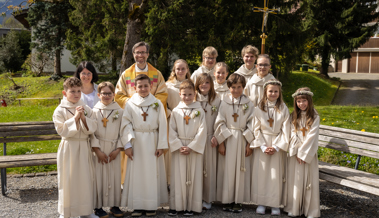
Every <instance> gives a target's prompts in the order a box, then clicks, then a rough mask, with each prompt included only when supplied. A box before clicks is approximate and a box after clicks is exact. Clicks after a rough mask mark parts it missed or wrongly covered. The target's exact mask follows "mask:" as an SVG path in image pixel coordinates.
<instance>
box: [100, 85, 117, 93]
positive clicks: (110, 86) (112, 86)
mask: <svg viewBox="0 0 379 218" xmlns="http://www.w3.org/2000/svg"><path fill="white" fill-rule="evenodd" d="M105 87H108V88H109V89H110V90H111V91H112V92H113V93H114V91H115V89H114V85H113V84H112V83H111V82H102V83H100V84H99V85H98V86H97V92H98V93H100V92H101V90H102V89H103V88H105Z"/></svg>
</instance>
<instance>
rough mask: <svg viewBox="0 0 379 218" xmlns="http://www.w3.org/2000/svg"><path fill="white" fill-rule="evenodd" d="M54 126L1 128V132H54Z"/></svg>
mask: <svg viewBox="0 0 379 218" xmlns="http://www.w3.org/2000/svg"><path fill="white" fill-rule="evenodd" d="M52 129H55V126H54V124H50V123H49V124H43V125H21V126H0V132H13V131H26V130H52Z"/></svg>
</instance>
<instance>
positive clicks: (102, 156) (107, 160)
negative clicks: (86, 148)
mask: <svg viewBox="0 0 379 218" xmlns="http://www.w3.org/2000/svg"><path fill="white" fill-rule="evenodd" d="M94 151H95V154H96V156H97V161H98V162H99V163H101V164H103V165H104V164H107V163H110V162H111V161H112V160H114V159H116V157H117V155H118V154H119V153H120V149H116V150H114V151H112V152H111V153H110V154H109V156H108V155H106V154H105V153H104V152H102V151H101V150H100V149H99V148H94Z"/></svg>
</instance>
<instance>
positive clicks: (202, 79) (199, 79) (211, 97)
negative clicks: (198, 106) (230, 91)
mask: <svg viewBox="0 0 379 218" xmlns="http://www.w3.org/2000/svg"><path fill="white" fill-rule="evenodd" d="M207 80H208V81H209V85H210V89H209V92H208V103H209V104H211V103H212V101H213V100H214V99H215V98H216V95H217V94H216V91H215V88H214V84H213V79H212V77H211V75H209V74H208V73H202V74H200V75H199V76H198V77H197V78H196V84H195V90H196V93H199V94H201V91H200V85H201V84H203V83H205V82H206V81H207ZM195 101H197V95H195Z"/></svg>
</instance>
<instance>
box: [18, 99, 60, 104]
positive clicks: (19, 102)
mask: <svg viewBox="0 0 379 218" xmlns="http://www.w3.org/2000/svg"><path fill="white" fill-rule="evenodd" d="M48 99H58V102H59V104H60V103H61V98H59V97H49V98H16V100H17V101H18V104H19V105H20V106H21V100H48Z"/></svg>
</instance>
